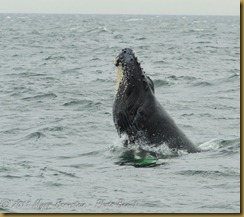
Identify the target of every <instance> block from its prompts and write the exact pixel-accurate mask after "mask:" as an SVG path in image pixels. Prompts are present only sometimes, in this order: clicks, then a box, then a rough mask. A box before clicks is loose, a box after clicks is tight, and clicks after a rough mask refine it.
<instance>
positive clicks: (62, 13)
mask: <svg viewBox="0 0 244 217" xmlns="http://www.w3.org/2000/svg"><path fill="white" fill-rule="evenodd" d="M0 14H40V15H41V14H44V15H118V16H119V15H130V16H134V15H135V16H140V15H142V16H231V17H240V14H238V15H234V14H150V13H148V14H146V13H145V14H137V13H135V14H134V13H128V14H127V13H69V12H52V13H50V12H0Z"/></svg>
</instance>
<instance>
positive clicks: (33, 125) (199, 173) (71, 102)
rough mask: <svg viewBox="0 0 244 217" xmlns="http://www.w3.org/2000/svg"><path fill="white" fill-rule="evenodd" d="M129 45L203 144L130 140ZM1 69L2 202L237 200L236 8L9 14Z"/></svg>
mask: <svg viewBox="0 0 244 217" xmlns="http://www.w3.org/2000/svg"><path fill="white" fill-rule="evenodd" d="M125 47H130V48H132V49H133V50H134V51H135V53H136V55H137V57H138V59H139V61H141V64H142V67H143V68H144V70H145V72H146V73H147V74H148V75H149V76H150V77H151V79H152V80H153V81H154V84H155V94H156V97H157V98H158V100H159V101H160V103H161V104H162V105H163V106H164V108H165V109H166V110H167V111H168V113H170V115H171V116H172V117H173V119H174V120H175V122H176V123H177V124H178V126H179V127H180V128H181V129H182V130H183V131H184V132H185V133H186V135H187V136H188V137H189V138H190V139H191V140H192V141H193V142H194V143H195V144H196V145H197V146H199V147H200V148H201V149H202V150H203V151H202V152H201V153H196V154H187V153H185V152H184V151H179V152H177V153H172V151H171V150H169V149H167V146H165V144H162V146H160V147H159V148H157V149H156V148H154V149H153V148H151V147H143V148H145V149H147V150H148V152H154V153H155V154H156V156H157V158H156V159H155V161H154V162H153V163H151V164H142V163H140V160H141V159H140V158H138V156H137V151H138V147H131V148H130V150H127V149H126V148H123V146H122V144H123V140H124V138H119V137H118V135H117V132H116V129H115V127H114V124H113V120H112V104H113V98H114V93H115V83H116V67H115V66H114V64H113V61H114V58H115V57H116V56H117V55H118V54H119V52H120V51H121V49H122V48H125ZM0 77H1V78H0V79H1V82H0V102H1V104H0V149H1V158H0V159H1V160H0V183H1V184H0V211H1V212H5V213H8V212H17V213H19V212H32V213H35V212H48V213H52V212H59V213H66V212H67V213H71V212H74V213H89V212H92V213H103V212H106V213H110V212H113V213H141V212H142V213H238V212H240V19H239V17H231V16H228V17H227V16H226V17H225V16H222V17H218V16H136V15H134V16H131V15H107V16H105V15H103V16H102V15H100V16H98V15H41V14H40V15H31V14H1V15H0ZM128 152H132V154H133V155H132V157H131V156H130V155H129V154H128Z"/></svg>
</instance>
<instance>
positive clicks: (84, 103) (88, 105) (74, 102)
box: [63, 99, 102, 108]
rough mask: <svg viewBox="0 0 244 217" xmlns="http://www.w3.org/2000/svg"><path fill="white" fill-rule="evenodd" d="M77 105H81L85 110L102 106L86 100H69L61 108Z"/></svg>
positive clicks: (99, 103)
mask: <svg viewBox="0 0 244 217" xmlns="http://www.w3.org/2000/svg"><path fill="white" fill-rule="evenodd" d="M77 105H82V106H83V107H85V108H93V107H97V106H100V105H102V103H101V102H94V101H92V100H88V99H83V100H71V101H69V102H66V103H64V104H63V106H77Z"/></svg>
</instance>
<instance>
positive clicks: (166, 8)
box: [0, 0, 240, 16]
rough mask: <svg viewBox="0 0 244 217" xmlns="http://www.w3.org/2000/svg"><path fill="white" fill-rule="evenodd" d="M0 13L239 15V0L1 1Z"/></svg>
mask: <svg viewBox="0 0 244 217" xmlns="http://www.w3.org/2000/svg"><path fill="white" fill-rule="evenodd" d="M0 13H79V14H80V13H81V14H83V13H85V14H90V13H92V14H166V15H167V14H168V15H238V16H239V15H240V0H0Z"/></svg>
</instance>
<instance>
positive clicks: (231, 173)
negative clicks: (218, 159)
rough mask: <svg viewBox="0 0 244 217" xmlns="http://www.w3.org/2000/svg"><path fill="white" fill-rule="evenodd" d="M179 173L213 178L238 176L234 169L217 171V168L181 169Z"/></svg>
mask: <svg viewBox="0 0 244 217" xmlns="http://www.w3.org/2000/svg"><path fill="white" fill-rule="evenodd" d="M178 174H180V175H185V176H201V177H204V178H206V177H209V178H214V177H221V176H222V177H228V176H231V177H233V176H236V177H239V176H240V174H239V173H237V172H234V171H231V170H229V171H226V172H223V171H219V170H183V171H180V172H178Z"/></svg>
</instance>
